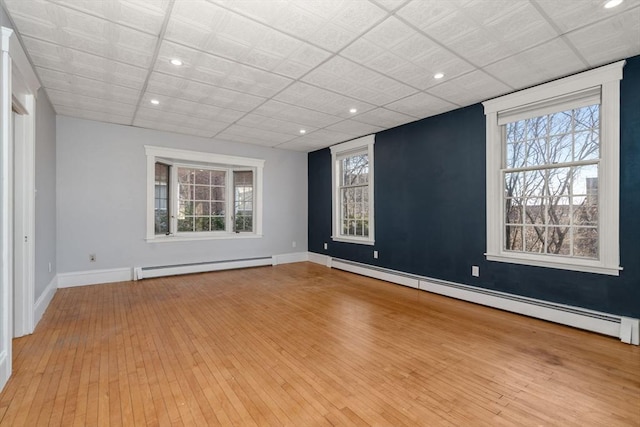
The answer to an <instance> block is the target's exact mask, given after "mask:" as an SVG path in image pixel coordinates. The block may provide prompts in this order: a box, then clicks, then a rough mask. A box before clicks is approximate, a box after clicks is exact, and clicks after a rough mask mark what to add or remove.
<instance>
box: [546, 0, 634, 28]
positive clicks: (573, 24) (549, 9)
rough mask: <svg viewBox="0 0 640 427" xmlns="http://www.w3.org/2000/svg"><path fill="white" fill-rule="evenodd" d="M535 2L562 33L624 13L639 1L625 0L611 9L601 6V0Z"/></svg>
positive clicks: (602, 2) (547, 0) (548, 0)
mask: <svg viewBox="0 0 640 427" xmlns="http://www.w3.org/2000/svg"><path fill="white" fill-rule="evenodd" d="M537 3H538V4H539V5H540V7H541V8H542V9H543V10H544V12H545V13H546V14H547V15H548V16H549V17H550V18H551V19H552V20H553V22H554V23H555V24H556V25H557V26H558V28H560V30H561V31H562V33H567V32H569V31H572V30H575V29H578V28H583V27H585V26H588V25H590V24H593V23H595V22H598V21H600V20H603V19H609V18H611V17H613V16H618V15H622V14H625V13H627V11H628V10H630V9H632V8H635V7H637V6H638V5H639V4H640V1H638V0H626V1H625V2H623V3H622V4H621V5H619V6H617V7H615V8H613V9H605V8H604V7H602V6H603V4H604V1H603V0H583V1H571V0H562V1H558V0H537ZM637 22H638V21H636V23H637ZM636 26H637V25H636Z"/></svg>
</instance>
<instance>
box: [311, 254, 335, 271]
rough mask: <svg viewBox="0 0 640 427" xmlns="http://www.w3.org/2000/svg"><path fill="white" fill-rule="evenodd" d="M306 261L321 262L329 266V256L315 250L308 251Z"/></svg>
mask: <svg viewBox="0 0 640 427" xmlns="http://www.w3.org/2000/svg"><path fill="white" fill-rule="evenodd" d="M308 261H310V262H314V263H316V264H322V265H324V266H326V267H331V257H330V256H327V255H322V254H317V253H315V252H309V254H308Z"/></svg>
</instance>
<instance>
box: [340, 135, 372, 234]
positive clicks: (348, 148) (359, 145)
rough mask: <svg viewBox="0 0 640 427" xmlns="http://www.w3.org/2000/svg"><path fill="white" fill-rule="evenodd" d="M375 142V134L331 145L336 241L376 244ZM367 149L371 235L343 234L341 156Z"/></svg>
mask: <svg viewBox="0 0 640 427" xmlns="http://www.w3.org/2000/svg"><path fill="white" fill-rule="evenodd" d="M374 144H375V135H368V136H363V137H362V138H357V139H353V140H351V141H347V142H343V143H342V144H337V145H334V146H332V147H331V194H332V197H331V202H332V210H331V212H332V215H331V217H332V235H331V240H333V241H335V242H347V243H359V244H362V245H374V244H375V221H374V212H375V209H374V206H375V204H374V200H373V194H374V191H373V185H374V181H375V180H374V173H373V170H374V163H375V162H374V159H373V145H374ZM365 150H366V151H367V156H368V159H369V237H356V236H342V235H341V234H340V194H339V192H340V187H339V185H338V183H339V182H340V176H339V175H340V168H339V167H338V161H339V158H340V157H341V156H342V155H343V154H347V153H349V152H357V151H365Z"/></svg>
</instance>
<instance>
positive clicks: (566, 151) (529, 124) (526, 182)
mask: <svg viewBox="0 0 640 427" xmlns="http://www.w3.org/2000/svg"><path fill="white" fill-rule="evenodd" d="M503 131H504V133H505V144H506V146H505V148H506V150H505V169H504V201H505V211H504V221H505V242H504V245H505V250H508V251H520V252H530V253H540V254H555V255H563V256H572V257H584V258H591V259H595V258H598V254H599V249H598V241H599V239H598V162H599V158H600V106H599V105H590V106H587V107H583V108H577V109H573V110H568V111H562V112H558V113H553V114H548V115H544V116H539V117H533V118H530V119H526V120H520V121H516V122H512V123H508V124H506V125H505V126H504V130H503Z"/></svg>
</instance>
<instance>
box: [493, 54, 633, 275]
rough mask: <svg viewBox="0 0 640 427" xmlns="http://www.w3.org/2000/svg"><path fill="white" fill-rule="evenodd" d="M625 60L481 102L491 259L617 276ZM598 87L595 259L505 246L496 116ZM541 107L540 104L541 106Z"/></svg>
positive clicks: (500, 144) (499, 129) (500, 146)
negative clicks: (524, 250)
mask: <svg viewBox="0 0 640 427" xmlns="http://www.w3.org/2000/svg"><path fill="white" fill-rule="evenodd" d="M625 63H626V61H619V62H616V63H613V64H609V65H606V66H603V67H599V68H595V69H593V70H589V71H585V72H583V73H579V74H576V75H573V76H569V77H565V78H562V79H559V80H555V81H552V82H549V83H545V84H542V85H539V86H535V87H532V88H529V89H525V90H522V91H519V92H515V93H512V94H509V95H505V96H502V97H499V98H495V99H492V100H489V101H486V102H484V103H483V105H484V111H485V115H486V156H487V158H486V191H487V199H486V200H487V206H486V209H487V210H486V212H487V252H486V253H485V256H486V258H487V260H489V261H498V262H506V263H513V264H523V265H533V266H540V267H549V268H556V269H563V270H572V271H582V272H589V273H599V274H607V275H613V276H618V275H619V274H620V270H621V269H622V268H621V267H620V265H619V264H620V254H619V253H620V246H619V195H620V160H619V159H620V80H622V68H623V67H624V64H625ZM593 88H599V96H600V146H599V148H600V161H599V171H598V188H599V191H598V198H599V199H598V206H599V221H600V223H599V230H598V234H599V247H598V250H599V257H598V259H594V260H592V259H583V258H576V257H567V256H562V255H553V254H534V253H526V252H514V251H506V250H505V249H504V245H503V243H504V239H505V220H504V212H503V211H504V187H503V185H504V180H503V179H502V172H503V159H504V157H503V156H504V155H505V150H504V140H503V131H502V125H501V124H499V117H500V116H501V115H504V114H509V113H510V112H511V113H513V114H515V115H517V114H518V113H519V112H522V111H527V110H528V109H529V110H535V109H538V108H542V110H541V111H544V109H545V107H544V106H545V105H547V106H548V105H550V104H553V103H554V101H555V100H561V99H562V98H570V97H571V96H572V94H576V93H580V92H584V93H587V92H589V90H593ZM541 105H542V107H541Z"/></svg>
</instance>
